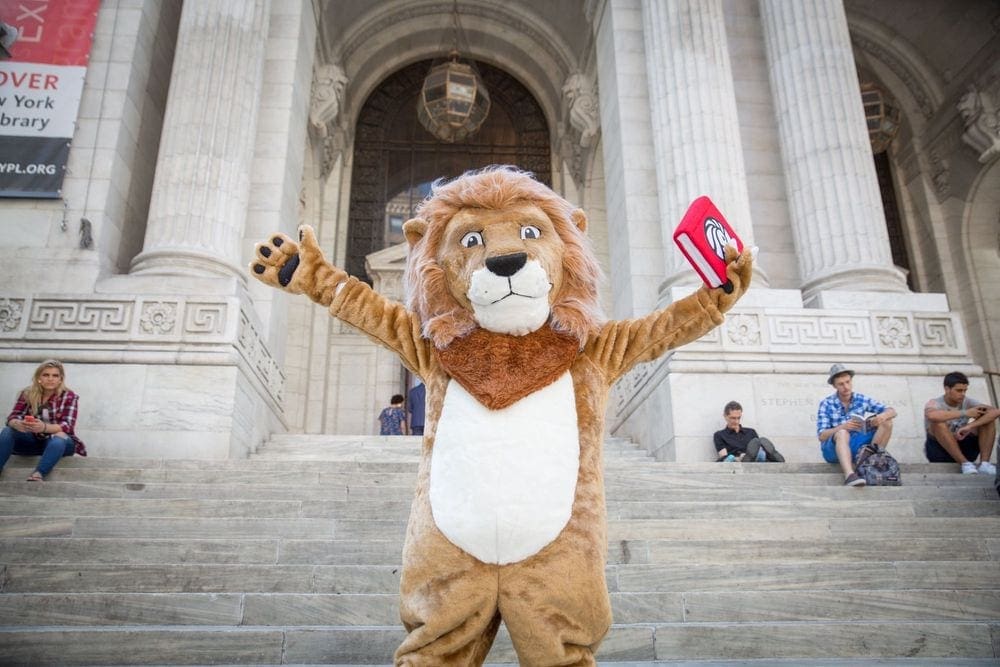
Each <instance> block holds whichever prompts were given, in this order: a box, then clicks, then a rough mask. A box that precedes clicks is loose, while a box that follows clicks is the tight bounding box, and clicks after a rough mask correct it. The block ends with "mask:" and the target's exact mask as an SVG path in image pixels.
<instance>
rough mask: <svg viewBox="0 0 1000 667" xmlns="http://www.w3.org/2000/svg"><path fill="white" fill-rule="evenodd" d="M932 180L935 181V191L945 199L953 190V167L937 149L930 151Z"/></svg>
mask: <svg viewBox="0 0 1000 667" xmlns="http://www.w3.org/2000/svg"><path fill="white" fill-rule="evenodd" d="M930 161H931V180H932V181H933V182H934V191H935V192H936V193H937V196H938V197H939V198H941V199H944V198H945V197H947V196H948V193H949V192H950V191H951V187H950V183H951V169H950V167H949V165H948V162H947V161H946V160H944V159H943V158H942V157H941V156H940V155H938V154H937V152H935V151H933V150H932V151H931V152H930Z"/></svg>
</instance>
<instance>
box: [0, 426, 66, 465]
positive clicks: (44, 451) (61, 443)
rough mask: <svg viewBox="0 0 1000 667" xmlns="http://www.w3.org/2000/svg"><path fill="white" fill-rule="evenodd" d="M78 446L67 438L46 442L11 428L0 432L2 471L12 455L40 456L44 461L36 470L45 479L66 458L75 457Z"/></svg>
mask: <svg viewBox="0 0 1000 667" xmlns="http://www.w3.org/2000/svg"><path fill="white" fill-rule="evenodd" d="M75 451H76V445H75V444H74V443H73V441H72V440H70V439H69V438H67V437H63V436H58V435H52V436H49V437H48V438H47V439H45V440H39V439H38V438H36V437H35V434H34V433H21V432H20V431H15V430H14V429H12V428H11V427H10V426H5V427H4V429H3V431H0V470H3V467H4V466H5V465H6V464H7V459H9V458H10V455H11V454H17V455H18V456H38V455H39V454H41V455H42V459H41V460H40V461H39V462H38V465H37V466H36V467H35V470H37V471H38V472H40V473H42V477H45V476H46V475H48V474H49V473H50V472H52V469H53V468H55V467H56V464H57V463H59V459H61V458H62V457H64V456H73V453H74V452H75Z"/></svg>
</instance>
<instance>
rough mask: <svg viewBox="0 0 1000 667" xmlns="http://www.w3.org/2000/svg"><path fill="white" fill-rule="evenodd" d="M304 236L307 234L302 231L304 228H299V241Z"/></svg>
mask: <svg viewBox="0 0 1000 667" xmlns="http://www.w3.org/2000/svg"><path fill="white" fill-rule="evenodd" d="M303 236H305V234H304V233H303V232H302V230H301V229H300V230H299V241H301V240H302V237H303Z"/></svg>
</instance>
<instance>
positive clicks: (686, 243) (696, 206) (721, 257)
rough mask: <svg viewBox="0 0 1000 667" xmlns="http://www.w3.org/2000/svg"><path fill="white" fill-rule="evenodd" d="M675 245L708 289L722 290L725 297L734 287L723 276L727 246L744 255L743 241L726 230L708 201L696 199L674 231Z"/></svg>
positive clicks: (713, 205)
mask: <svg viewBox="0 0 1000 667" xmlns="http://www.w3.org/2000/svg"><path fill="white" fill-rule="evenodd" d="M674 243H676V244H677V247H678V248H680V251H681V252H682V253H683V254H684V256H685V257H686V258H687V261H688V262H690V263H691V266H692V267H694V270H695V271H697V272H698V275H699V276H701V279H702V280H704V281H705V284H706V285H708V286H709V287H722V289H724V290H726V293H727V294H728V293H729V292H732V291H733V285H732V283H731V282H729V278H728V277H727V276H726V246H727V245H731V246H734V247H735V248H736V250H738V251H739V252H743V241H741V240H740V237H739V236H737V235H736V232H735V231H733V228H732V227H730V226H729V223H728V222H726V219H725V218H723V217H722V214H721V213H719V209H717V208H715V204H713V203H712V200H711V199H709V198H708V197H698V198H697V199H695V200H694V201H693V202H691V206H690V207H688V210H687V213H685V214H684V218H683V219H682V220H681V224H679V225H677V229H675V230H674Z"/></svg>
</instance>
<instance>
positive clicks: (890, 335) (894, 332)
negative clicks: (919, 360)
mask: <svg viewBox="0 0 1000 667" xmlns="http://www.w3.org/2000/svg"><path fill="white" fill-rule="evenodd" d="M877 321H878V338H879V342H880V343H881V344H882V345H883V347H888V348H892V349H894V350H906V349H910V348H912V347H913V334H912V332H911V331H910V323H909V321H907V320H906V319H905V318H902V317H879V318H877Z"/></svg>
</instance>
